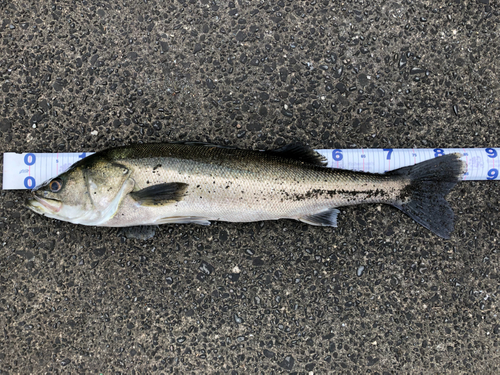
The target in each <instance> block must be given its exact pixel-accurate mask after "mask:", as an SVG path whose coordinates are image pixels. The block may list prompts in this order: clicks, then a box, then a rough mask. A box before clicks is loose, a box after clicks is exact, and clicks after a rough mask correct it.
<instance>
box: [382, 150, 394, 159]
mask: <svg viewBox="0 0 500 375" xmlns="http://www.w3.org/2000/svg"><path fill="white" fill-rule="evenodd" d="M384 151H388V152H387V160H391V155H392V152H393V151H394V150H393V149H392V148H384Z"/></svg>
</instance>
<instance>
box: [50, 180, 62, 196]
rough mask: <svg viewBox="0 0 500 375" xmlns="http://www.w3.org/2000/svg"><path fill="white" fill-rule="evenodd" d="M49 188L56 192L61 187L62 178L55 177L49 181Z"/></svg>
mask: <svg viewBox="0 0 500 375" xmlns="http://www.w3.org/2000/svg"><path fill="white" fill-rule="evenodd" d="M49 189H50V191H51V192H53V193H57V192H58V191H60V190H61V189H62V180H61V179H60V178H55V179H53V180H52V181H50V184H49Z"/></svg>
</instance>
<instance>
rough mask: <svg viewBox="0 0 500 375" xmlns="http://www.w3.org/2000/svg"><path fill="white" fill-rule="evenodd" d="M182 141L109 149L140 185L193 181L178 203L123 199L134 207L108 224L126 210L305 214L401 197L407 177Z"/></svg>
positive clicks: (140, 215)
mask: <svg viewBox="0 0 500 375" xmlns="http://www.w3.org/2000/svg"><path fill="white" fill-rule="evenodd" d="M183 146H184V145H178V144H168V145H165V146H159V147H157V148H155V149H154V150H153V151H152V152H150V153H148V152H147V151H145V149H144V148H141V147H137V148H136V149H132V150H127V151H126V152H123V151H121V150H119V151H117V152H111V153H110V155H109V158H110V160H114V161H116V162H118V163H120V164H122V165H124V166H126V167H127V168H129V169H130V170H132V171H133V172H132V174H131V178H133V179H134V181H135V183H136V189H137V190H140V189H144V188H147V187H148V186H149V185H156V184H159V183H162V182H165V181H176V182H183V183H186V184H188V185H189V187H188V189H187V192H186V195H185V197H184V198H183V199H182V200H181V201H180V202H177V203H175V204H174V205H168V206H161V207H154V208H150V207H147V208H139V209H138V208H136V207H135V202H134V201H133V200H132V199H130V200H127V201H125V202H124V204H123V209H124V210H127V208H126V207H127V206H128V207H129V209H130V210H135V212H134V213H133V214H129V215H117V216H116V217H115V220H112V221H110V222H109V223H108V224H109V225H110V226H118V225H123V224H125V225H127V224H129V223H130V221H124V220H123V217H124V216H127V217H130V219H131V222H134V221H136V220H139V219H140V220H142V222H144V221H147V222H151V221H153V220H155V217H166V216H176V217H177V216H189V217H193V216H194V217H206V218H207V219H208V220H209V221H210V220H222V221H232V222H248V221H260V220H272V219H276V218H295V219H300V218H301V217H304V216H309V215H310V214H311V213H313V212H319V211H323V210H325V209H329V208H332V207H339V206H346V205H352V204H359V203H377V202H383V201H389V200H391V199H392V200H396V199H397V193H398V191H399V190H400V189H402V188H403V187H404V185H405V182H404V181H403V180H402V179H399V180H397V181H394V180H391V179H389V178H388V177H387V176H383V175H371V174H363V173H355V172H348V171H340V170H339V171H336V170H332V169H330V168H325V167H322V166H314V165H306V164H305V163H303V162H300V161H296V160H293V159H292V160H290V159H285V158H282V157H280V156H276V155H269V154H267V153H265V152H254V151H247V150H239V149H230V148H221V147H193V148H186V147H183ZM160 155H168V156H160ZM120 216H121V217H120Z"/></svg>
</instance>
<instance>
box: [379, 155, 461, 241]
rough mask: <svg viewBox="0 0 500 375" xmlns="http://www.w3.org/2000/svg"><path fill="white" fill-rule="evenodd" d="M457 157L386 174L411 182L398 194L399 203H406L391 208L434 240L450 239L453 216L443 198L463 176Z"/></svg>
mask: <svg viewBox="0 0 500 375" xmlns="http://www.w3.org/2000/svg"><path fill="white" fill-rule="evenodd" d="M461 156H462V155H461V154H449V155H444V156H440V157H437V158H435V159H431V160H426V161H424V162H422V163H419V164H416V165H413V166H410V167H404V168H400V169H396V170H394V171H391V172H388V173H387V174H388V175H394V176H405V177H407V178H409V179H410V181H411V182H410V184H409V185H408V186H407V187H406V188H405V189H403V191H402V194H401V200H402V201H403V202H406V203H403V204H393V206H395V207H397V208H399V209H400V210H401V211H403V212H404V213H405V214H407V215H408V216H410V217H411V218H412V219H413V220H415V221H416V222H417V223H419V224H421V225H423V226H424V227H426V228H427V229H429V230H431V231H432V232H434V233H435V234H437V235H438V236H440V237H443V238H446V239H448V238H450V234H451V232H452V231H453V226H454V222H453V217H454V215H453V211H452V209H451V208H450V206H449V204H448V202H447V201H446V199H445V196H446V195H447V194H448V192H449V191H450V190H451V189H452V188H453V187H454V186H455V185H456V183H457V182H458V181H460V180H461V177H462V175H463V173H464V172H465V163H464V162H463V161H462V160H460V157H461ZM408 199H409V201H408Z"/></svg>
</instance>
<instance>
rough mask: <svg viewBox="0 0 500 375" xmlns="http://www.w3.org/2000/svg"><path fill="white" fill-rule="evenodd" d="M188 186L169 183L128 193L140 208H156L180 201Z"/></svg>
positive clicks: (180, 183)
mask: <svg viewBox="0 0 500 375" xmlns="http://www.w3.org/2000/svg"><path fill="white" fill-rule="evenodd" d="M187 187H188V184H185V183H182V182H169V183H163V184H158V185H153V186H150V187H147V188H144V189H141V190H139V191H135V192H133V193H130V196H131V197H132V198H133V199H134V200H136V201H137V203H139V204H140V205H141V206H158V205H163V204H167V203H173V202H179V201H180V200H182V197H183V196H184V193H185V192H186V189H187Z"/></svg>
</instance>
